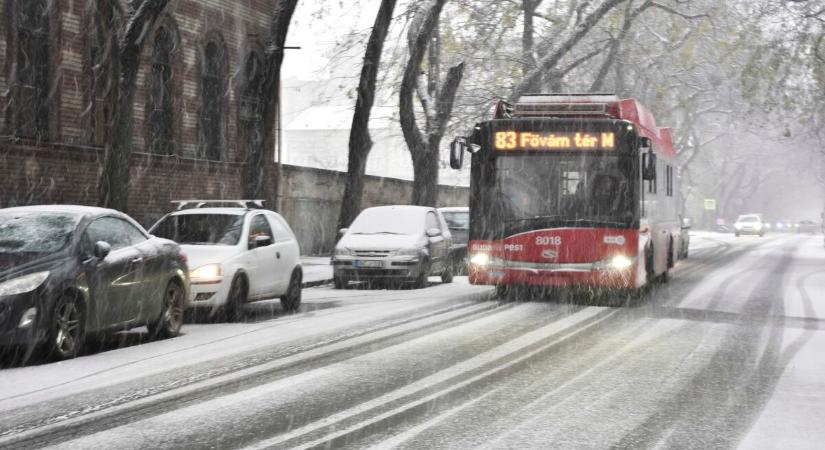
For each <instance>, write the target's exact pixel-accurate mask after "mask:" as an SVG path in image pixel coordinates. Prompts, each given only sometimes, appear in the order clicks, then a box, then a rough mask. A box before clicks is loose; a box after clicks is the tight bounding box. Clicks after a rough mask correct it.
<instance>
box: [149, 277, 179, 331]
mask: <svg viewBox="0 0 825 450" xmlns="http://www.w3.org/2000/svg"><path fill="white" fill-rule="evenodd" d="M185 304H186V302H185V299H184V292H183V287H181V285H180V283H179V282H177V281H176V280H171V281H169V284H167V285H166V290H165V291H163V310H162V311H161V313H160V317H159V318H158V320H157V321H156V322H154V323H151V324H149V326H148V328H149V334H150V335H151V336H152V337H153V338H156V339H167V338H173V337H175V336H177V335H179V334H180V329H181V327H182V326H183V310H184V306H185Z"/></svg>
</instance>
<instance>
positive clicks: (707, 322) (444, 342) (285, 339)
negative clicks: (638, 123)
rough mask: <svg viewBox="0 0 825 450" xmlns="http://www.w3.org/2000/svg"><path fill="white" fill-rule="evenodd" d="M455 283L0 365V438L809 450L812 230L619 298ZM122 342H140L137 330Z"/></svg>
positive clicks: (698, 244) (815, 389) (818, 385)
mask: <svg viewBox="0 0 825 450" xmlns="http://www.w3.org/2000/svg"><path fill="white" fill-rule="evenodd" d="M521 300H525V301H517V302H504V301H500V300H498V299H494V298H493V297H492V291H491V289H490V288H487V287H480V286H471V285H469V284H467V282H466V278H457V279H456V281H455V282H454V283H452V284H450V285H441V284H439V283H437V282H436V279H435V278H433V279H432V283H431V286H430V287H428V288H426V289H423V290H401V291H386V290H356V289H353V290H346V291H337V290H334V289H331V288H330V287H328V286H322V287H316V288H309V289H305V290H304V306H303V307H302V312H301V313H299V314H295V315H282V314H281V311H280V307H279V306H278V303H277V302H261V303H256V304H252V305H249V306H248V309H247V313H248V320H247V321H246V322H245V323H237V324H223V323H202V324H187V325H186V326H185V328H184V335H183V336H181V337H179V338H176V339H171V340H167V341H158V342H144V341H145V338H144V336H143V335H142V333H140V332H131V333H124V334H120V335H118V336H116V337H111V338H108V339H107V340H106V341H105V342H104V343H103V344H102V347H103V348H102V349H100V350H99V351H96V352H93V353H91V354H89V355H86V356H83V357H80V358H77V359H75V360H72V361H66V362H62V363H54V364H44V365H39V366H30V367H13V368H6V369H3V370H0V386H2V390H0V447H5V446H8V447H40V446H47V445H48V446H56V447H61V448H111V447H118V448H122V449H126V448H236V447H252V448H293V447H300V448H303V447H325V448H328V447H329V448H338V447H351V448H362V447H375V448H484V447H486V448H513V449H516V448H518V449H522V448H606V447H616V448H654V447H658V448H674V447H676V448H733V447H742V448H811V449H813V448H821V446H822V442H825V429H823V427H821V425H820V424H821V423H825V377H823V376H822V374H823V373H825V332H823V330H825V247H823V241H822V236H815V237H814V236H803V235H769V236H767V237H765V238H758V237H742V238H734V237H733V236H732V235H721V234H714V233H700V232H697V233H693V236H692V242H691V257H690V259H688V260H687V261H683V262H681V263H680V264H679V266H677V268H676V270H674V272H673V276H672V279H671V281H670V282H669V283H667V284H663V285H660V286H657V287H656V288H654V289H652V290H651V291H650V292H649V293H647V294H646V295H645V297H644V298H643V299H642V301H640V302H639V303H638V304H637V305H635V306H629V307H623V308H609V307H601V306H588V305H583V304H576V303H566V302H558V301H554V300H553V299H521ZM137 344H140V345H137Z"/></svg>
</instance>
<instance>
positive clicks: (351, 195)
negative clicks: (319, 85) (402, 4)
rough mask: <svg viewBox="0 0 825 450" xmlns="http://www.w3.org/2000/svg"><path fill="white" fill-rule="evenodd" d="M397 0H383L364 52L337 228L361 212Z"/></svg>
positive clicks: (346, 225) (346, 223)
mask: <svg viewBox="0 0 825 450" xmlns="http://www.w3.org/2000/svg"><path fill="white" fill-rule="evenodd" d="M395 3H396V0H382V1H381V6H380V7H379V8H378V14H377V15H376V16H375V24H374V25H373V27H372V32H371V33H370V39H369V41H368V42H367V50H366V53H365V54H364V65H363V66H362V67H361V79H360V80H359V82H358V100H357V101H356V103H355V113H354V114H353V116H352V128H351V129H350V135H349V159H348V161H349V162H348V166H347V181H346V185H345V186H344V197H343V201H342V202H341V213H340V215H339V216H338V228H345V227H348V226H349V225H350V224H351V223H352V221H353V220H355V217H356V216H357V215H358V213H359V212H361V197H362V195H363V193H364V172H365V171H366V167H367V158H368V157H369V153H370V150H371V149H372V138H370V131H369V122H370V113H371V110H372V105H373V103H374V101H375V83H376V79H377V77H378V67H379V65H380V63H381V52H382V50H383V48H384V41H385V40H386V37H387V31H388V30H389V28H390V23H391V22H392V14H393V10H394V9H395Z"/></svg>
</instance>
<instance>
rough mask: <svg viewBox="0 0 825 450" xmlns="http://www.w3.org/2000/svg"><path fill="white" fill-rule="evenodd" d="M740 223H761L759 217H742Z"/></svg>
mask: <svg viewBox="0 0 825 450" xmlns="http://www.w3.org/2000/svg"><path fill="white" fill-rule="evenodd" d="M739 222H759V216H742V217H740V218H739Z"/></svg>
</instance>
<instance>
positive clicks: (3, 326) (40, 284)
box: [0, 206, 189, 359]
mask: <svg viewBox="0 0 825 450" xmlns="http://www.w3.org/2000/svg"><path fill="white" fill-rule="evenodd" d="M188 294H189V272H188V268H187V263H186V256H185V253H184V252H183V251H182V250H181V248H180V246H178V244H176V243H174V242H172V241H169V240H167V239H161V238H157V237H153V236H150V235H149V233H147V232H146V230H144V229H143V228H142V227H141V226H140V225H139V224H138V223H137V222H135V221H134V220H132V219H131V218H130V217H129V216H127V215H125V214H122V213H119V212H117V211H113V210H110V209H102V208H91V207H83V206H27V207H18V208H6V209H2V210H0V345H2V346H13V345H14V346H17V345H25V346H27V347H28V349H29V350H33V349H34V347H35V346H38V345H42V347H43V349H44V350H45V352H46V353H47V354H48V355H49V356H51V357H53V358H55V359H67V358H73V357H75V356H77V355H78V354H79V353H80V352H81V351H82V349H83V345H84V341H85V338H86V336H87V335H88V334H90V333H98V332H102V331H109V330H125V329H129V328H134V327H139V326H143V325H146V326H148V327H149V332H150V333H151V334H152V335H154V336H158V337H173V336H177V335H178V333H179V332H180V329H181V325H182V323H183V311H184V310H185V309H186V307H187V295H188Z"/></svg>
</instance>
